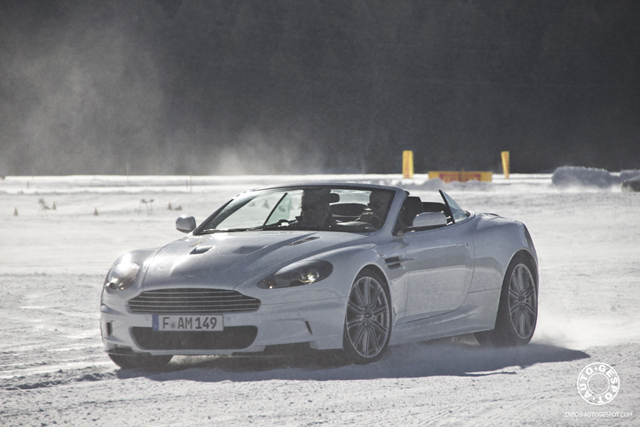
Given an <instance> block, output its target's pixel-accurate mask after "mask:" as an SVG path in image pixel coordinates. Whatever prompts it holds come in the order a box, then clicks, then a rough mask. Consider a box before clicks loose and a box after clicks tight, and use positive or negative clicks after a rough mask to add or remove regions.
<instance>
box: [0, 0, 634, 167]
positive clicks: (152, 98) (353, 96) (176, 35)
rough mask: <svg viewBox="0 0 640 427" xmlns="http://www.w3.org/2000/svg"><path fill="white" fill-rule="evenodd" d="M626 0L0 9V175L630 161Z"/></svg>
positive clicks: (630, 36)
mask: <svg viewBox="0 0 640 427" xmlns="http://www.w3.org/2000/svg"><path fill="white" fill-rule="evenodd" d="M639 17H640V3H638V2H636V1H632V0H629V1H617V0H614V1H595V0H556V1H552V0H548V1H527V2H518V1H488V0H487V1H473V0H467V1H462V0H458V1H456V0H394V1H393V2H390V1H387V0H353V1H344V0H342V1H333V0H332V1H297V0H272V1H264V0H263V1H257V0H256V1H241V0H235V1H234V0H228V1H225V0H219V1H204V0H202V1H179V0H162V1H160V0H141V1H126V0H109V1H90V2H87V1H80V0H67V1H53V2H51V1H42V2H24V1H4V2H3V3H2V6H0V59H1V61H0V73H2V75H3V76H4V77H3V79H2V80H1V81H0V132H1V134H0V144H1V147H2V151H3V153H4V154H3V158H2V159H0V168H1V169H2V170H0V174H35V173H63V174H67V173H118V174H122V173H126V172H127V171H128V172H129V173H153V174H155V173H194V174H223V173H234V172H235V173H314V172H358V173H359V172H366V173H399V172H400V162H401V151H402V150H404V149H412V150H414V153H415V159H416V171H417V172H426V171H428V170H434V169H462V168H464V169H467V170H495V171H498V170H499V153H500V151H503V150H509V151H511V152H512V166H513V170H514V171H516V172H537V171H544V170H553V169H554V168H555V167H557V166H561V165H567V164H574V165H585V166H592V167H603V168H607V169H610V170H617V169H618V168H620V167H623V168H638V167H640V165H639V163H640V156H639V155H640V141H639V138H638V135H639V131H640V116H639V112H640V82H639V78H640V63H639V55H640V29H639V28H640V26H639V25H638V24H639V23H640V22H639V21H640V20H639Z"/></svg>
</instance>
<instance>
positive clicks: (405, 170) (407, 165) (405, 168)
mask: <svg viewBox="0 0 640 427" xmlns="http://www.w3.org/2000/svg"><path fill="white" fill-rule="evenodd" d="M402 177H403V178H413V151H411V150H405V151H403V152H402Z"/></svg>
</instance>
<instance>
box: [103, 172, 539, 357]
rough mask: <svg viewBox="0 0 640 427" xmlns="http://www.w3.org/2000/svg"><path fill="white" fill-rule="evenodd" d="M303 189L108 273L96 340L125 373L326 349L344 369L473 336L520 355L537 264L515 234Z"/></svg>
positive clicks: (493, 223) (246, 203)
mask: <svg viewBox="0 0 640 427" xmlns="http://www.w3.org/2000/svg"><path fill="white" fill-rule="evenodd" d="M434 196H435V197H434V201H423V200H421V199H420V198H419V197H415V196H410V195H409V192H407V191H405V190H402V189H400V188H394V187H384V186H375V185H360V184H310V185H298V186H286V187H274V188H265V189H260V190H253V191H248V192H245V193H242V194H240V195H238V196H237V197H236V198H234V199H232V200H231V201H229V202H227V203H226V204H225V205H224V206H222V207H221V208H219V209H218V210H217V211H216V212H214V213H213V214H212V215H211V216H210V217H209V218H207V219H206V220H205V221H204V222H202V223H201V224H200V225H198V226H196V221H195V219H194V218H193V217H180V218H178V219H177V220H176V227H177V229H178V230H179V231H181V232H184V233H187V235H186V237H184V238H182V239H179V240H176V241H175V242H173V243H170V244H168V245H167V246H164V247H162V248H159V249H148V250H137V251H133V252H129V253H127V254H124V255H122V256H121V257H120V258H118V259H117V260H116V262H115V263H114V264H113V266H112V267H111V270H110V271H109V273H108V274H107V277H106V280H105V282H104V287H103V292H102V301H101V307H100V311H101V322H100V324H101V329H102V339H103V342H104V346H105V349H106V351H107V353H108V354H109V357H111V359H112V360H113V361H114V362H115V363H116V364H117V365H119V366H120V367H122V368H135V367H158V366H163V365H165V364H167V363H168V362H169V361H170V360H171V358H172V356H174V355H232V354H272V353H273V352H281V351H294V350H299V349H301V348H303V347H304V348H305V349H315V350H335V351H334V352H333V354H341V355H343V356H344V357H345V358H346V359H347V360H349V361H350V362H354V363H368V362H373V361H375V360H378V359H379V358H380V357H382V355H383V354H384V352H385V349H386V348H387V347H388V346H389V345H394V344H402V343H408V342H415V341H423V340H429V339H434V338H441V337H448V336H454V335H460V334H468V333H475V336H476V338H477V340H478V342H479V343H480V344H482V345H496V346H511V345H520V344H526V343H528V342H529V341H530V340H531V337H532V336H533V333H534V330H535V327H536V320H537V313H538V260H537V255H536V251H535V248H534V245H533V241H532V240H531V236H530V235H529V232H528V231H527V228H526V227H525V225H524V224H522V223H521V222H518V221H514V220H509V219H506V218H502V217H500V216H498V215H495V214H480V213H474V212H471V211H467V210H464V209H462V208H460V206H458V204H457V203H456V202H455V201H454V200H453V199H452V198H451V197H450V196H449V195H447V194H446V193H444V192H442V191H440V192H439V194H437V193H434Z"/></svg>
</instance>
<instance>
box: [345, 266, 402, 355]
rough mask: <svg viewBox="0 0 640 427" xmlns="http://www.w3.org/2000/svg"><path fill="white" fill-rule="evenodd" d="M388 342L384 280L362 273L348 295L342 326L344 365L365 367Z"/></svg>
mask: <svg viewBox="0 0 640 427" xmlns="http://www.w3.org/2000/svg"><path fill="white" fill-rule="evenodd" d="M390 338H391V298H390V295H389V289H388V288H387V286H386V283H385V281H384V279H382V278H381V277H380V275H379V274H377V273H375V272H373V271H366V270H365V271H362V272H361V273H360V274H359V275H358V276H357V277H356V280H355V281H354V282H353V285H352V286H351V290H350V291H349V299H348V302H347V310H346V314H345V322H344V355H345V356H346V359H347V361H349V362H352V363H357V364H366V363H371V362H375V361H376V360H379V359H380V358H381V357H382V355H383V354H384V352H385V350H386V349H387V346H388V345H389V339H390Z"/></svg>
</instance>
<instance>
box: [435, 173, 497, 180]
mask: <svg viewBox="0 0 640 427" xmlns="http://www.w3.org/2000/svg"><path fill="white" fill-rule="evenodd" d="M436 178H440V179H441V180H442V181H443V182H452V181H460V182H466V181H485V182H491V181H492V180H493V172H467V171H460V172H458V171H431V172H429V179H436Z"/></svg>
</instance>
